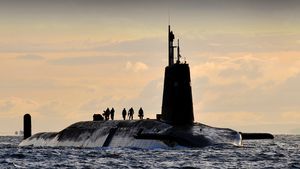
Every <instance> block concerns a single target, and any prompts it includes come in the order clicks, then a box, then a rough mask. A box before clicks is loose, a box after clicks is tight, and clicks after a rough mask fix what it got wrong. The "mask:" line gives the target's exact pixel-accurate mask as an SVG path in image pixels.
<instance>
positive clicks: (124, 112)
mask: <svg viewBox="0 0 300 169" xmlns="http://www.w3.org/2000/svg"><path fill="white" fill-rule="evenodd" d="M126 115H127V112H126V109H125V108H124V109H123V111H122V116H123V120H125V119H126Z"/></svg>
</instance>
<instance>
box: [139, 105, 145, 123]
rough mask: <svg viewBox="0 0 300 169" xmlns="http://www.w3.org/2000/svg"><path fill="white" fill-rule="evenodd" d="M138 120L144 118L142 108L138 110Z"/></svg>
mask: <svg viewBox="0 0 300 169" xmlns="http://www.w3.org/2000/svg"><path fill="white" fill-rule="evenodd" d="M139 118H140V119H141V120H142V119H143V118H144V111H143V109H142V108H140V110H139Z"/></svg>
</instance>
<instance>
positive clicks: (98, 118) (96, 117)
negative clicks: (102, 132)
mask: <svg viewBox="0 0 300 169" xmlns="http://www.w3.org/2000/svg"><path fill="white" fill-rule="evenodd" d="M133 114H134V110H133V108H132V107H131V108H130V109H129V110H128V113H127V111H126V109H125V108H124V109H123V111H122V117H123V120H126V116H128V119H129V120H133ZM102 115H103V116H101V115H100V114H94V116H93V117H94V121H101V120H109V117H110V119H111V120H114V116H115V109H114V108H112V109H111V110H109V108H107V109H106V110H104V111H103V113H102ZM103 117H104V118H103ZM138 117H139V119H141V120H142V119H143V118H144V110H143V109H142V108H140V109H139V112H138Z"/></svg>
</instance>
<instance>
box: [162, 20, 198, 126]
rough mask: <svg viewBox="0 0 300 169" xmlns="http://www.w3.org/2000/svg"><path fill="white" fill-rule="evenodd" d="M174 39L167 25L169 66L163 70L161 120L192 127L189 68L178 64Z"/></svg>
mask: <svg viewBox="0 0 300 169" xmlns="http://www.w3.org/2000/svg"><path fill="white" fill-rule="evenodd" d="M174 38H175V36H174V34H173V32H172V31H171V30H170V25H169V29H168V44H169V52H168V53H169V65H168V66H167V67H166V68H165V79H164V91H163V101H162V115H161V120H162V121H165V122H167V123H170V124H172V125H192V124H193V123H194V111H193V98H192V88H191V78H190V68H189V65H188V64H187V63H186V62H184V63H181V62H180V57H181V56H180V49H179V40H178V45H177V46H174V45H173V41H174ZM175 48H177V61H176V63H174V49H175Z"/></svg>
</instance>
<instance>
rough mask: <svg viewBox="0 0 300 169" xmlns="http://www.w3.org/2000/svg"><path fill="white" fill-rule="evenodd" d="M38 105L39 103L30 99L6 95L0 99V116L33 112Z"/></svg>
mask: <svg viewBox="0 0 300 169" xmlns="http://www.w3.org/2000/svg"><path fill="white" fill-rule="evenodd" d="M38 106H39V104H38V103H37V102H35V101H34V100H31V99H24V98H21V97H8V98H3V99H1V100H0V113H1V115H2V117H4V116H5V117H10V116H11V117H15V116H20V115H23V113H25V112H35V109H36V108H37V107H38Z"/></svg>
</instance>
